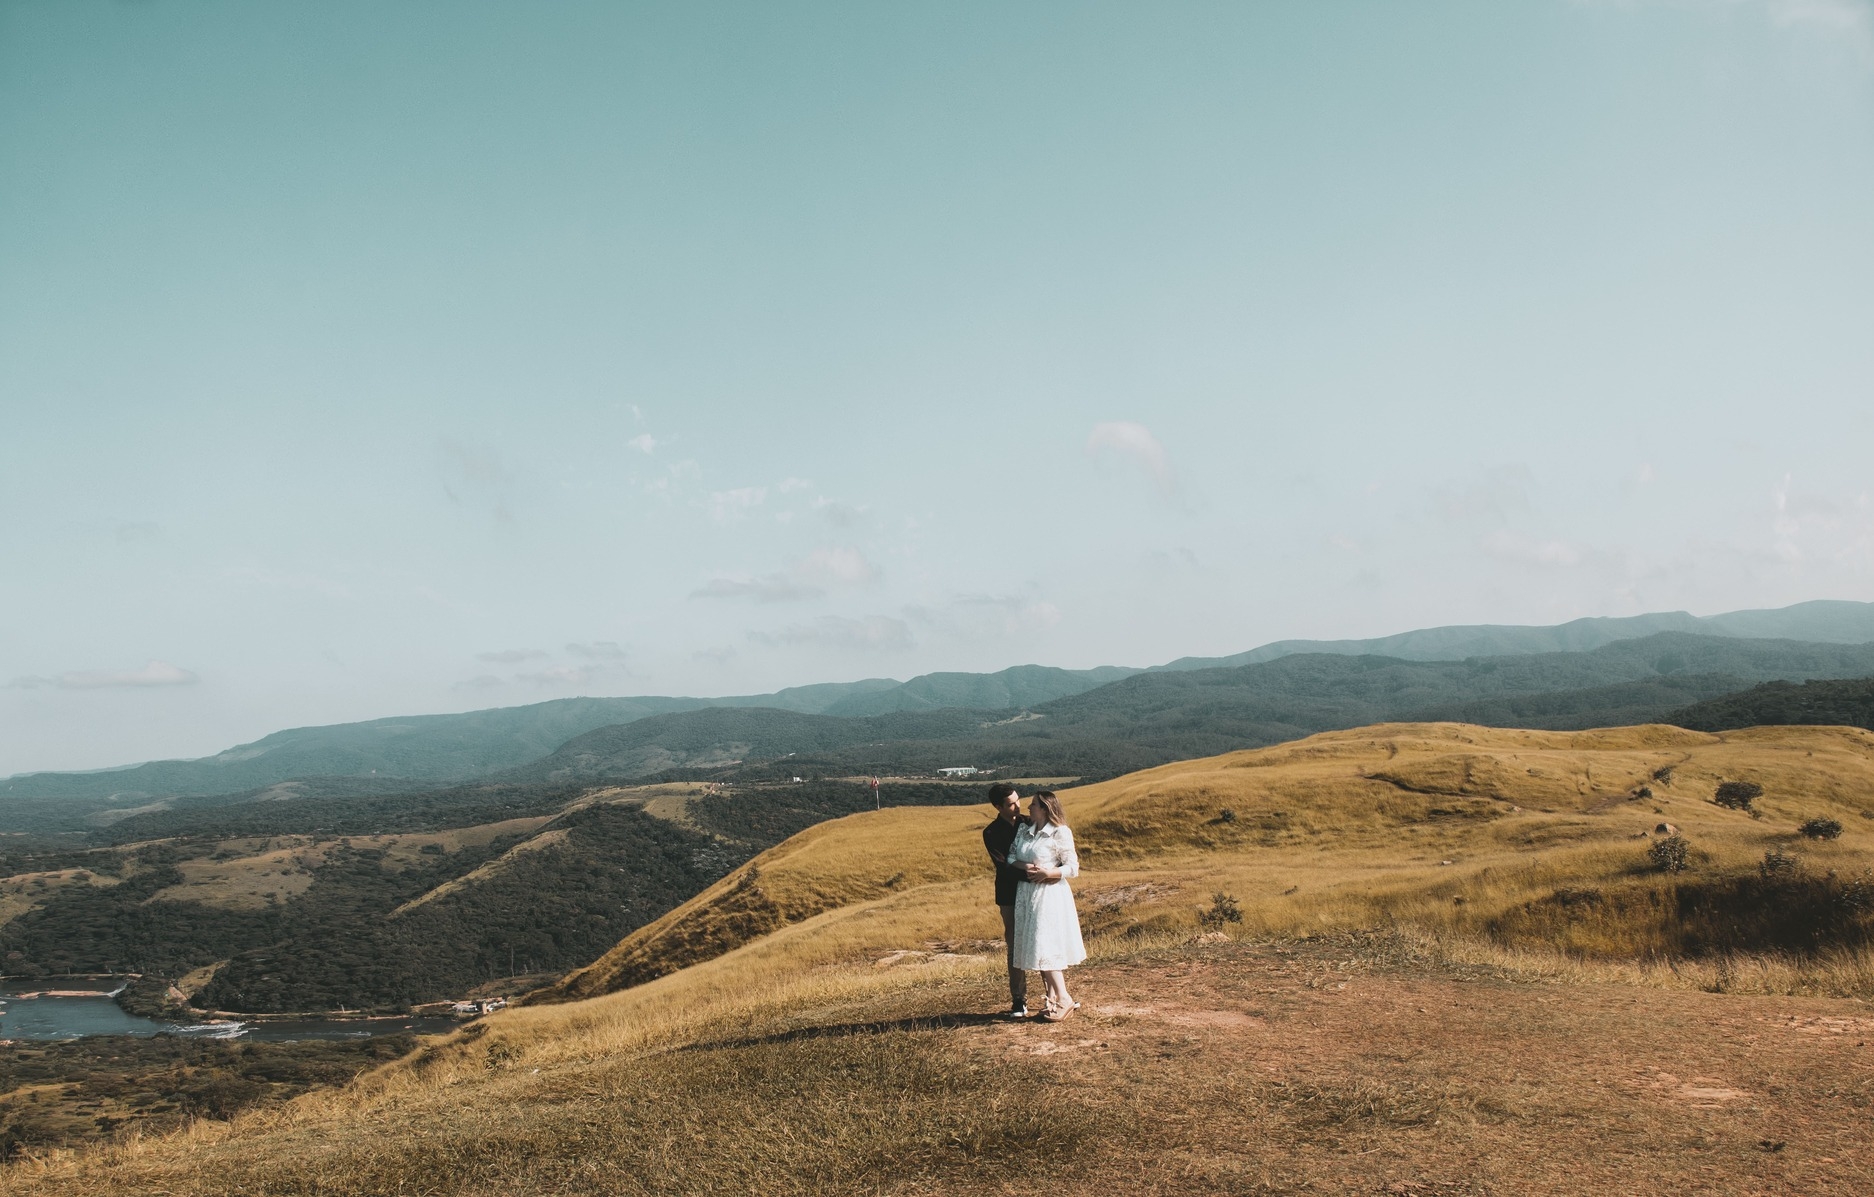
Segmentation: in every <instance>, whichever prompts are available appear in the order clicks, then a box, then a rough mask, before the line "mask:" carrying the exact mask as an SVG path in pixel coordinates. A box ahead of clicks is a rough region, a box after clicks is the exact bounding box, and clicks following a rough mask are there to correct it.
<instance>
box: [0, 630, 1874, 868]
mask: <svg viewBox="0 0 1874 1197" xmlns="http://www.w3.org/2000/svg"><path fill="white" fill-rule="evenodd" d="M1662 631H1679V632H1685V633H1689V634H1696V635H1702V636H1724V637H1734V638H1752V639H1763V638H1769V639H1791V640H1808V641H1814V642H1819V643H1864V642H1874V603H1855V602H1838V601H1817V602H1810V603H1800V604H1797V605H1795V606H1792V607H1785V608H1781V609H1777V610H1768V611H1736V612H1730V613H1728V614H1723V615H1714V616H1706V617H1698V616H1692V615H1689V614H1686V613H1684V612H1668V613H1662V614H1653V615H1640V616H1633V617H1630V618H1622V619H1583V620H1575V621H1573V622H1571V623H1566V624H1561V625H1558V626H1555V627H1513V626H1495V625H1480V626H1472V627H1443V628H1427V629H1421V630H1418V631H1412V632H1405V633H1401V634H1399V635H1395V636H1387V637H1381V638H1378V639H1373V640H1343V641H1307V640H1285V641H1278V642H1276V643H1273V644H1268V645H1264V646H1262V647H1260V648H1256V649H1251V650H1250V651H1248V652H1245V653H1239V654H1236V655H1235V656H1231V657H1216V658H1197V657H1185V658H1181V659H1179V660H1177V661H1173V662H1171V663H1170V664H1168V665H1162V666H1157V667H1154V669H1152V670H1138V669H1132V668H1122V667H1117V666H1103V667H1100V668H1095V669H1080V670H1070V669H1055V668H1051V667H1047V666H1040V665H1021V666H1015V667H1012V668H1009V669H1004V670H1001V671H1000V672H997V673H988V674H972V673H932V674H925V675H922V676H920V677H915V678H912V679H911V680H909V681H906V682H899V681H896V680H893V679H889V678H870V679H865V680H862V681H855V682H832V683H820V684H815V685H807V686H797V687H793V688H790V689H786V690H781V691H777V692H775V693H773V694H758V695H743V696H737V697H728V698H681V697H656V696H647V697H637V698H569V699H559V700H555V701H552V702H544V703H536V704H533V705H531V706H523V707H504V708H497V709H492V710H485V711H471V712H467V713H464V714H449V715H418V716H406V717H397V718H389V719H376V720H369V721H366V722H362V723H347V724H335V725H331V726H325V727H308V728H295V729H291V730H287V731H280V732H275V733H273V734H271V735H268V736H265V737H263V738H261V739H259V740H256V741H254V742H252V743H250V744H242V745H238V746H236V747H234V748H231V749H228V750H227V751H226V752H222V753H218V754H217V755H215V756H212V757H204V758H200V759H197V760H175V761H152V762H146V763H144V764H140V765H133V766H128V767H125V768H121V769H108V770H98V771H91V772H83V773H29V774H21V775H18V776H15V777H10V778H6V779H4V780H0V831H13V832H19V831H35V832H40V831H66V830H73V829H76V828H80V827H83V826H86V825H87V820H98V819H104V820H107V819H109V818H112V817H115V815H116V814H118V813H121V812H123V811H127V810H135V809H140V808H143V807H147V806H150V805H153V804H154V805H165V804H169V803H170V802H171V801H172V800H173V799H174V798H177V797H183V796H188V797H206V796H218V795H237V794H242V793H247V792H251V791H258V790H262V789H264V788H266V787H268V786H272V785H276V784H278V783H280V782H285V781H305V780H309V779H314V778H328V779H349V780H348V781H347V782H346V784H345V785H344V786H343V787H341V788H344V789H346V790H348V791H349V792H354V793H372V792H378V793H382V792H386V791H387V790H388V789H397V788H402V789H412V788H421V787H424V786H430V785H436V784H448V783H453V782H461V781H468V780H471V779H475V778H480V777H491V776H495V775H498V774H503V773H506V772H508V771H510V770H514V769H518V768H520V767H522V766H524V765H526V764H527V763H528V762H530V761H533V760H535V759H537V758H539V757H541V756H543V755H544V754H546V753H548V752H551V751H553V750H554V749H555V748H558V747H559V746H560V745H561V744H564V743H565V742H567V741H568V740H570V739H572V738H573V737H575V736H578V735H581V734H583V733H585V732H589V731H592V730H594V729H596V728H602V727H612V726H616V725H619V724H624V723H629V722H632V721H634V720H637V719H642V718H648V717H651V716H655V715H662V714H672V713H679V712H685V711H695V710H701V709H705V708H711V707H728V708H747V707H761V708H768V709H774V710H780V711H787V712H793V713H797V714H809V715H815V714H823V715H836V716H843V717H860V716H871V715H883V714H893V713H911V712H920V711H926V712H929V711H941V710H946V709H975V710H1005V709H1009V710H1019V709H1023V708H1031V707H1037V706H1041V705H1044V704H1046V703H1049V702H1052V701H1055V700H1058V699H1061V698H1065V697H1070V696H1073V695H1077V694H1082V693H1086V692H1089V691H1093V690H1096V689H1099V688H1103V687H1105V686H1107V685H1109V684H1112V683H1115V682H1118V681H1121V680H1123V679H1125V678H1127V677H1129V676H1132V675H1136V674H1139V673H1142V672H1184V671H1199V670H1206V669H1215V668H1232V667H1240V666H1243V665H1249V664H1258V663H1266V662H1268V661H1273V660H1276V659H1279V658H1282V657H1286V656H1295V655H1319V654H1331V655H1340V656H1371V655H1378V656H1385V657H1391V658H1395V659H1400V660H1412V661H1429V660H1462V659H1465V658H1470V657H1482V656H1491V657H1498V656H1507V655H1524V654H1538V655H1552V654H1554V653H1558V652H1581V651H1588V650H1592V649H1596V648H1600V647H1604V646H1606V645H1609V644H1612V643H1616V642H1620V641H1625V640H1633V639H1639V638H1644V637H1649V636H1652V635H1655V634H1657V633H1660V632H1662ZM1664 672H1673V671H1670V670H1667V671H1664ZM1775 676H1779V677H1780V676H1788V677H1791V678H1796V677H1803V676H1817V675H1814V674H1801V675H1798V674H1789V675H1781V674H1779V675H1775ZM1623 680H1630V679H1623ZM1763 680H1768V677H1767V676H1759V675H1753V676H1750V677H1747V678H1744V679H1743V682H1742V683H1740V684H1747V683H1748V682H1750V681H1763ZM1716 693H1718V691H1709V690H1701V691H1699V692H1698V693H1696V694H1687V695H1685V696H1683V697H1681V698H1680V700H1679V702H1680V703H1681V704H1683V703H1685V702H1687V701H1691V700H1694V699H1698V698H1704V697H1710V696H1712V695H1715V694H1716ZM1611 697H1615V698H1617V697H1618V696H1611ZM1640 697H1641V698H1642V701H1639V702H1638V703H1637V704H1634V705H1631V706H1630V707H1629V708H1623V710H1625V713H1626V714H1630V715H1632V716H1633V717H1636V718H1637V717H1642V716H1643V715H1644V714H1645V713H1646V712H1655V713H1656V710H1657V708H1655V707H1653V706H1652V705H1651V704H1650V699H1645V698H1644V696H1640ZM1609 710H1610V711H1614V710H1616V708H1611V707H1610V708H1609ZM1375 717H1391V716H1375ZM1486 721H1494V719H1488V720H1486ZM1348 723H1349V719H1346V718H1340V719H1336V720H1331V721H1330V722H1329V724H1328V725H1329V726H1346V725H1348ZM1554 725H1555V726H1562V725H1564V724H1561V723H1557V724H1554ZM1308 726H1311V727H1314V726H1319V724H1318V721H1317V722H1316V723H1312V724H1308ZM1252 742H1267V740H1266V738H1263V739H1252V740H1248V741H1231V743H1252ZM1222 746H1226V747H1227V746H1229V745H1222ZM1184 747H1185V748H1188V749H1190V750H1191V751H1207V750H1214V749H1215V748H1216V747H1218V745H1217V744H1215V743H1213V744H1212V746H1211V748H1204V747H1202V746H1200V745H1198V744H1197V742H1196V741H1193V742H1192V743H1191V744H1187V745H1184ZM1148 759H1151V760H1164V759H1170V758H1169V757H1166V756H1164V755H1162V754H1161V755H1158V756H1149V754H1148V756H1138V755H1136V754H1132V753H1121V754H1117V755H1113V756H1112V757H1111V758H1110V759H1109V760H1107V762H1106V764H1105V765H1104V766H1102V770H1103V771H1105V772H1113V771H1117V770H1120V769H1124V768H1133V767H1137V766H1138V765H1139V764H1141V763H1143V762H1145V761H1146V760H1148ZM326 792H338V790H337V789H334V788H332V787H327V788H326Z"/></svg>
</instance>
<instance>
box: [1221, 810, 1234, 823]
mask: <svg viewBox="0 0 1874 1197" xmlns="http://www.w3.org/2000/svg"><path fill="white" fill-rule="evenodd" d="M1217 822H1219V823H1234V822H1236V812H1235V811H1233V810H1231V809H1230V808H1229V807H1227V806H1226V807H1224V808H1223V809H1222V810H1220V811H1218V812H1217Z"/></svg>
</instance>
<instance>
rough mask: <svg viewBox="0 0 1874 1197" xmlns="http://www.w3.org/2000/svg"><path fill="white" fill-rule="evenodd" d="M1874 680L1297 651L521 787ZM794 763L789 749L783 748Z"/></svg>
mask: <svg viewBox="0 0 1874 1197" xmlns="http://www.w3.org/2000/svg"><path fill="white" fill-rule="evenodd" d="M1869 674H1874V645H1839V644H1809V643H1803V642H1799V641H1787V640H1738V639H1730V638H1725V637H1717V636H1693V635H1686V634H1683V633H1676V632H1666V633H1660V634H1658V635H1655V636H1649V637H1646V638H1644V639H1641V640H1631V641H1620V642H1617V643H1614V644H1610V645H1606V646H1604V647H1602V648H1599V649H1596V650H1594V651H1593V652H1586V653H1546V654H1541V655H1535V656H1525V655H1512V656H1503V657H1480V658H1473V659H1471V660H1467V661H1402V660H1397V659H1394V658H1387V657H1347V656H1339V655H1334V654H1325V653H1322V654H1304V655H1297V656H1290V657H1283V658H1279V659H1277V660H1274V661H1267V662H1262V663H1259V664H1255V665H1246V666H1240V667H1237V668H1234V669H1208V670H1188V671H1162V672H1151V673H1143V674H1138V675H1136V676H1134V677H1130V678H1126V679H1125V680H1123V681H1120V682H1116V683H1114V684H1112V685H1109V686H1102V687H1100V688H1099V689H1097V690H1091V691H1088V692H1086V693H1084V694H1079V695H1074V696H1071V697H1068V698H1062V699H1056V700H1055V701H1053V702H1050V703H1043V704H1039V705H1037V706H1035V707H1033V708H1031V709H1029V710H1028V711H1026V712H1022V713H1019V714H1010V713H1008V712H981V711H978V712H967V711H942V712H930V713H901V714H897V715H890V716H874V717H869V718H862V719H836V718H831V717H827V716H812V715H800V714H795V713H790V712H781V711H765V710H744V711H698V712H692V713H687V714H672V715H662V716H657V717H655V718H652V719H646V720H642V721H639V722H637V723H633V724H630V725H626V726H622V727H611V728H601V729H598V730H595V731H592V732H588V733H587V734H585V735H583V736H580V737H579V738H577V739H575V740H573V741H571V742H569V743H568V744H566V745H565V746H564V747H562V748H561V749H559V750H558V751H557V752H555V753H553V754H552V755H550V756H548V757H546V758H544V759H543V760H541V761H538V762H536V763H534V764H533V765H530V766H528V767H527V768H526V769H524V770H520V771H517V772H516V773H515V774H513V775H512V776H513V777H514V778H515V779H516V780H530V781H543V782H544V781H551V782H571V781H581V780H583V781H597V780H604V779H619V780H627V779H633V778H644V777H651V776H656V775H660V774H671V775H673V776H675V775H678V774H682V775H687V776H701V775H702V774H703V773H705V772H707V771H710V770H724V769H728V768H729V767H731V766H732V765H734V764H735V763H736V762H743V764H742V766H741V768H742V770H743V771H744V775H746V771H747V770H749V769H750V768H752V767H755V765H756V764H757V763H761V762H766V763H767V764H766V765H765V766H764V768H766V769H767V770H768V771H769V772H772V771H774V770H775V769H777V768H778V769H780V770H781V771H783V772H803V774H804V772H806V771H811V769H821V770H825V771H831V772H835V773H850V772H870V773H893V772H910V771H925V770H931V769H936V768H941V767H944V766H948V765H975V766H978V767H994V768H998V769H1001V770H1004V771H1006V772H1009V773H1017V774H1030V775H1037V774H1039V775H1068V774H1072V775H1078V776H1082V777H1105V776H1112V775H1114V774H1117V773H1120V772H1125V771H1128V770H1131V769H1138V768H1145V767H1148V766H1150V765H1155V764H1161V763H1164V762H1167V761H1173V760H1179V759H1183V758H1188V757H1196V756H1205V755H1211V754H1214V753H1219V752H1227V751H1229V750H1231V749H1235V748H1245V747H1255V746H1258V745H1264V744H1274V743H1279V742H1280V741H1283V740H1290V739H1295V738H1298V737H1300V736H1305V735H1311V734H1313V733H1315V732H1319V731H1329V730H1333V729H1336V728H1343V727H1359V726H1362V725H1365V724H1369V723H1380V722H1393V721H1405V720H1410V721H1419V720H1456V721H1463V722H1470V723H1481V724H1485V725H1489V726H1499V727H1538V728H1553V729H1558V730H1562V729H1572V728H1583V727H1602V726H1611V725H1618V724H1630V723H1642V722H1648V721H1654V720H1659V719H1661V718H1664V717H1666V716H1668V715H1670V714H1671V713H1673V712H1676V711H1679V710H1681V709H1682V708H1684V707H1686V706H1688V705H1689V704H1692V703H1696V702H1702V701H1705V700H1707V699H1712V698H1716V697H1719V696H1720V695H1725V694H1729V693H1732V692H1733V691H1736V690H1739V689H1742V688H1744V687H1747V686H1750V685H1752V684H1754V683H1758V682H1762V681H1765V680H1770V679H1792V680H1803V679H1807V678H1818V677H1820V678H1828V677H1855V676H1866V675H1869ZM790 754H791V755H790Z"/></svg>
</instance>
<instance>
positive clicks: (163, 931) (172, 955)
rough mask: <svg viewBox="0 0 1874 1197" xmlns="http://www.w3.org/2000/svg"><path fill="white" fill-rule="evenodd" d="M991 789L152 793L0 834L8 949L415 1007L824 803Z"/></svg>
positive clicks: (645, 909)
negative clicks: (11, 844) (190, 798)
mask: <svg viewBox="0 0 1874 1197" xmlns="http://www.w3.org/2000/svg"><path fill="white" fill-rule="evenodd" d="M980 799H981V794H980V790H979V788H978V787H975V786H950V785H943V784H939V783H934V782H928V783H921V784H917V783H914V784H901V783H894V784H889V785H887V786H885V787H883V790H882V792H881V793H880V794H879V795H878V796H876V797H875V796H874V794H873V792H872V790H871V788H870V787H869V786H865V785H861V784H858V783H854V782H819V783H815V784H804V785H795V784H791V783H788V784H776V785H762V784H753V785H738V786H733V787H722V786H687V787H686V786H677V787H653V788H651V789H649V790H611V789H608V790H600V791H597V792H594V791H591V790H589V789H588V788H587V787H583V786H563V787H553V786H524V785H498V786H463V787H455V788H451V789H446V790H438V791H430V792H424V793H417V794H402V795H395V796H378V797H371V798H343V797H309V798H304V799H301V800H300V801H296V802H250V803H243V804H239V805H233V806H198V807H194V808H189V809H177V810H169V811H154V812H149V813H147V814H141V815H134V816H131V817H129V818H127V819H124V820H122V821H121V822H119V823H117V824H115V825H113V826H112V827H111V828H109V829H108V830H106V831H101V832H97V833H94V838H95V839H96V840H97V841H98V842H97V843H95V844H94V845H92V846H88V847H84V848H65V849H55V850H50V851H45V850H41V851H31V850H20V849H18V848H16V849H14V850H12V851H7V852H3V853H0V955H4V956H5V958H6V960H7V969H6V971H7V972H8V973H9V974H12V975H15V976H26V977H34V976H46V975H53V974H61V973H101V972H140V973H149V974H155V975H157V976H160V977H162V978H164V979H166V980H179V979H181V978H184V977H185V976H188V975H190V974H192V973H194V974H196V975H195V978H194V981H193V982H192V984H191V989H192V991H194V992H195V993H196V1001H197V1002H198V1004H200V1005H201V1006H203V1007H205V1008H212V1009H221V1010H228V1011H236V1012H253V1013H277V1012H285V1011H309V1010H327V1009H359V1008H363V1009H382V1010H387V1011H401V1010H403V1009H405V1008H406V1007H407V1006H409V1005H410V1004H412V1003H416V1002H424V1001H432V1000H439V999H443V998H452V997H460V996H462V995H464V994H465V993H467V992H469V991H471V990H473V989H474V988H476V987H477V986H480V985H484V984H489V983H497V984H499V983H500V982H502V981H503V980H504V979H507V978H511V977H514V976H516V975H517V974H520V975H525V976H526V977H530V978H534V980H532V981H519V982H509V983H508V985H507V988H508V989H509V990H512V989H514V988H517V987H518V988H526V987H529V986H530V985H531V984H533V983H537V982H538V979H539V978H542V977H546V978H551V977H554V976H558V975H559V974H561V973H563V972H565V971H567V970H568V969H572V968H577V967H580V966H583V965H585V964H588V963H590V962H591V961H592V960H594V959H595V958H597V957H598V956H599V954H601V953H602V952H604V951H605V950H607V949H608V948H610V947H611V946H612V945H614V944H615V943H617V942H618V941H619V940H620V939H621V938H623V937H624V936H625V935H627V934H628V933H630V932H631V931H632V930H634V929H636V928H637V927H639V926H642V925H643V924H645V923H647V922H649V921H651V920H653V919H655V918H657V917H658V916H659V915H661V914H663V913H664V912H665V911H667V910H669V909H670V908H671V907H673V906H675V905H677V904H678V903H680V902H683V901H685V900H686V899H688V898H690V897H691V896H693V895H694V894H696V893H697V892H699V891H700V890H702V889H703V888H705V887H706V886H707V885H709V884H710V883H711V882H713V881H714V880H716V879H717V878H719V877H721V876H722V875H723V874H724V873H725V872H727V871H728V870H729V869H731V868H733V867H734V866H735V865H737V864H739V863H740V862H741V861H743V860H745V859H746V858H748V857H749V856H751V855H753V854H754V853H756V852H759V851H761V850H762V849H764V848H768V847H771V846H772V845H774V844H777V843H779V842H781V841H782V840H784V839H786V838H787V837H788V836H790V835H793V834H795V833H796V832H799V831H802V830H804V829H805V828H808V827H811V826H813V825H814V824H817V823H820V822H823V821H825V820H827V819H831V818H837V817H839V816H842V815H848V814H852V813H854V812H855V811H860V810H870V809H872V807H873V806H874V804H875V803H877V802H880V801H882V802H883V803H884V805H887V806H893V805H902V804H906V803H915V804H920V805H944V804H951V803H965V804H973V803H976V802H979V801H980ZM198 970H199V971H198Z"/></svg>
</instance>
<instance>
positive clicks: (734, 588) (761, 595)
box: [690, 547, 879, 603]
mask: <svg viewBox="0 0 1874 1197" xmlns="http://www.w3.org/2000/svg"><path fill="white" fill-rule="evenodd" d="M878 576H879V575H878V569H877V567H876V566H874V565H873V564H872V563H871V562H870V561H868V560H867V559H866V556H865V554H864V553H861V552H860V551H859V550H858V549H855V548H848V547H835V548H819V549H815V550H814V551H813V552H811V553H809V554H807V556H805V557H803V558H802V559H801V560H799V561H796V562H795V563H794V564H793V565H791V566H789V567H788V568H787V569H785V570H782V571H781V572H779V573H772V574H760V575H752V576H751V575H739V576H738V575H731V576H726V577H715V578H711V579H710V580H709V581H707V582H705V583H703V585H701V586H699V587H698V588H697V589H695V590H693V591H691V592H690V597H691V598H709V599H752V600H754V601H755V602H758V603H787V602H797V601H799V600H801V599H812V598H821V597H823V596H824V595H825V594H826V592H827V591H828V590H829V589H832V588H835V587H842V586H863V585H866V584H868V583H871V582H876V581H877V580H878Z"/></svg>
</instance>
